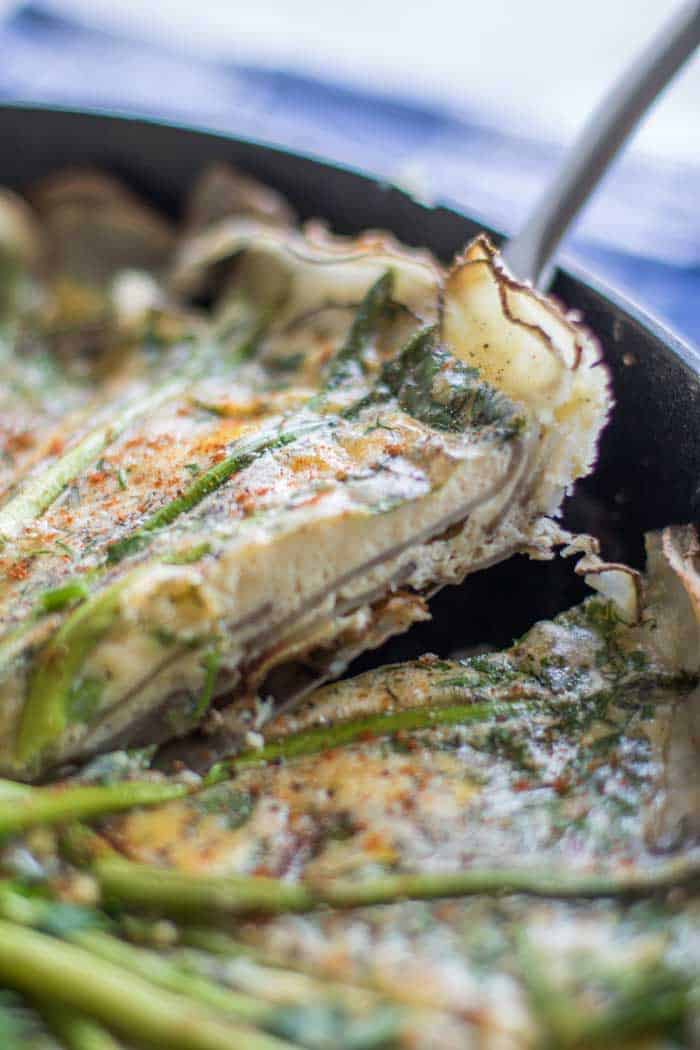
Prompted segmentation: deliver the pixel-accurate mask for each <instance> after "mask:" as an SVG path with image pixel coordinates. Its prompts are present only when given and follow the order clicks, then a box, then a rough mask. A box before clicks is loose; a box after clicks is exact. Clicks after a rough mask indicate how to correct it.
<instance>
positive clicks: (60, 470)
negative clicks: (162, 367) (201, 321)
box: [0, 382, 182, 548]
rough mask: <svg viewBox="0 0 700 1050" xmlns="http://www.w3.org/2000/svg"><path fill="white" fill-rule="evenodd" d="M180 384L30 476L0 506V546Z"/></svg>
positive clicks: (124, 414) (166, 388) (137, 405)
mask: <svg viewBox="0 0 700 1050" xmlns="http://www.w3.org/2000/svg"><path fill="white" fill-rule="evenodd" d="M181 388H182V382H179V383H169V384H167V385H166V386H164V387H162V388H161V389H160V390H158V391H156V392H155V393H153V394H149V395H148V396H147V397H144V398H142V399H141V400H139V401H136V402H135V403H134V404H132V405H129V407H128V408H125V409H124V410H123V412H121V414H119V415H117V416H116V417H115V418H114V419H112V420H110V422H109V423H106V424H104V425H102V426H99V427H95V429H94V430H92V431H90V433H89V434H87V435H86V436H85V437H84V438H83V439H82V441H80V442H78V444H77V445H75V447H74V448H72V449H69V451H68V452H66V453H64V454H63V455H62V456H60V457H59V459H57V460H56V462H55V463H53V464H52V465H51V466H50V467H47V468H46V469H45V470H43V471H42V473H41V474H37V475H35V476H34V477H31V478H29V479H28V480H27V481H26V482H25V484H24V485H23V486H22V487H21V488H20V490H19V492H18V493H17V494H16V495H15V496H13V497H12V498H11V499H10V500H9V501H8V502H7V503H6V504H5V506H4V507H2V508H0V548H2V546H3V545H4V544H5V543H6V542H7V541H8V540H9V539H12V538H14V537H15V536H17V535H19V533H20V532H21V530H22V528H23V527H24V526H25V525H26V524H28V522H30V521H33V520H34V519H35V518H38V517H40V515H41V514H43V513H44V511H45V510H46V509H47V507H50V506H51V504H52V503H53V501H54V500H55V499H56V498H57V497H58V496H60V494H61V492H63V490H64V488H66V486H67V485H69V484H70V483H71V481H73V480H74V479H75V478H76V477H77V476H78V474H79V473H80V472H81V471H82V470H84V469H85V467H87V466H88V465H89V464H90V463H92V462H94V461H95V460H96V459H97V458H98V457H99V456H100V455H101V454H102V452H104V450H105V449H106V448H107V446H108V445H110V444H112V442H113V441H115V440H116V439H117V438H118V437H119V435H120V434H122V433H123V432H124V431H125V430H126V428H127V427H128V426H129V425H130V424H131V423H133V421H134V420H135V419H138V417H139V416H143V415H146V414H147V413H149V412H152V411H153V410H154V409H155V408H157V407H158V406H159V405H161V404H162V403H163V402H164V401H166V400H167V399H168V398H169V397H172V396H173V395H174V394H175V393H177V391H178V390H180V389H181Z"/></svg>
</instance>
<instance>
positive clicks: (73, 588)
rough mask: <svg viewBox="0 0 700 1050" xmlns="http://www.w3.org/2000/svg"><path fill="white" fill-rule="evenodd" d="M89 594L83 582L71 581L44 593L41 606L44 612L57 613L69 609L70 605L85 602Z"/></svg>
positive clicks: (40, 600)
mask: <svg viewBox="0 0 700 1050" xmlns="http://www.w3.org/2000/svg"><path fill="white" fill-rule="evenodd" d="M89 593H90V592H89V591H88V588H87V585H86V584H85V583H84V582H83V580H70V581H69V582H68V583H64V584H62V585H61V586H60V587H54V588H53V589H52V590H50V591H44V593H43V594H42V595H41V597H40V598H39V606H40V607H41V609H42V611H43V612H47V613H49V612H57V611H58V610H60V609H67V608H68V606H69V605H75V604H76V603H77V602H81V601H83V599H85V598H87V596H88V594H89Z"/></svg>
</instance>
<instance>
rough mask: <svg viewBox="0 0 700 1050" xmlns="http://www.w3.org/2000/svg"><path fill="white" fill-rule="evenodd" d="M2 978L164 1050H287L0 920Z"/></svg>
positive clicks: (69, 947)
mask: <svg viewBox="0 0 700 1050" xmlns="http://www.w3.org/2000/svg"><path fill="white" fill-rule="evenodd" d="M0 981H2V982H3V983H4V984H6V985H7V986H8V987H11V988H15V989H17V990H18V991H20V992H23V993H24V994H26V995H29V996H31V997H32V998H34V999H38V1000H40V1001H47V1000H48V1001H50V1002H51V1001H56V1002H60V1003H61V1005H62V1006H63V1007H64V1008H67V1009H70V1010H76V1011H78V1012H83V1013H85V1014H88V1015H89V1016H90V1017H92V1018H95V1019H96V1020H97V1021H98V1022H100V1023H101V1024H104V1025H105V1026H106V1027H107V1028H108V1029H110V1030H114V1031H115V1032H117V1033H118V1034H119V1035H121V1036H123V1037H124V1038H125V1039H127V1040H129V1039H131V1040H133V1041H134V1042H136V1043H138V1044H141V1043H147V1044H149V1045H153V1046H156V1047H168V1050H290V1047H291V1044H290V1043H287V1042H283V1041H281V1040H279V1039H276V1038H274V1037H273V1036H269V1035H266V1034H264V1033H262V1032H259V1031H256V1030H255V1029H254V1028H251V1027H249V1026H247V1025H245V1026H244V1025H239V1024H237V1023H235V1022H233V1021H231V1020H230V1019H227V1018H224V1017H222V1016H214V1015H212V1013H211V1012H210V1011H209V1010H207V1009H204V1008H202V1007H200V1006H199V1005H198V1004H197V1003H195V1002H193V1001H192V1000H188V999H186V998H184V997H183V996H182V995H176V994H174V993H173V992H170V991H166V990H164V989H162V988H157V987H155V986H154V985H152V984H149V983H148V982H147V981H145V980H144V979H143V978H142V977H138V976H135V975H134V974H131V973H128V972H127V971H125V970H123V969H122V968H120V967H119V966H115V965H114V964H113V963H111V962H107V961H105V960H104V959H99V958H97V957H96V956H95V955H93V954H91V953H90V952H88V951H86V950H85V949H84V948H81V947H78V946H76V945H74V944H66V943H64V942H62V941H59V940H57V939H55V938H53V937H49V936H46V935H45V934H42V933H37V932H36V931H35V930H31V929H26V928H25V927H22V926H17V925H15V924H14V923H10V922H6V921H4V920H0Z"/></svg>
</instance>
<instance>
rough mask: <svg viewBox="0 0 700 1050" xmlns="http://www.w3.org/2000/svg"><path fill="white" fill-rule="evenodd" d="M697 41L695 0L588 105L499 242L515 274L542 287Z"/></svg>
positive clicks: (699, 22)
mask: <svg viewBox="0 0 700 1050" xmlns="http://www.w3.org/2000/svg"><path fill="white" fill-rule="evenodd" d="M699 44H700V3H699V2H698V0H693V2H692V3H686V4H684V5H683V6H682V7H681V9H680V10H679V11H678V12H677V14H676V15H675V16H674V17H673V18H672V19H671V20H670V21H669V22H668V23H667V24H666V25H665V26H663V28H662V29H661V30H659V32H658V33H657V34H656V35H655V36H654V38H653V39H652V41H651V42H650V44H649V45H648V46H647V47H646V48H645V50H644V51H643V52H642V54H641V55H639V57H638V58H637V59H636V61H635V62H633V64H632V65H631V66H630V68H629V69H628V70H627V71H626V72H625V73H624V75H623V76H622V77H621V78H620V79H619V80H618V82H617V83H616V84H615V85H614V86H613V87H612V89H611V90H610V92H609V93H608V94H607V95H606V97H605V98H604V99H603V101H602V102H601V104H600V105H599V106H598V107H597V109H596V110H594V112H593V114H592V115H591V117H590V118H589V120H588V122H587V123H586V125H585V126H584V128H583V130H582V131H581V134H580V135H579V136H578V138H577V139H576V141H575V142H574V144H573V146H572V147H571V149H570V150H569V152H568V154H567V159H566V160H565V162H564V164H563V166H562V168H561V170H560V171H559V172H558V174H557V175H556V176H555V178H554V181H553V182H552V184H551V185H550V186H549V188H548V189H547V191H546V193H545V194H544V196H543V197H542V199H541V200H540V202H539V203H538V205H537V206H536V207H535V209H534V211H533V212H532V215H531V216H530V218H529V219H528V221H527V222H526V223H525V225H524V226H523V228H522V230H520V232H519V233H518V234H516V235H515V237H513V238H512V239H511V240H510V241H508V243H507V244H506V245H505V248H504V249H503V256H504V258H505V261H506V263H507V264H508V266H509V268H510V269H511V270H512V271H513V273H514V274H515V276H516V277H519V278H520V279H521V280H527V281H531V282H532V284H533V285H535V287H537V288H539V289H541V290H542V291H546V290H547V288H548V287H549V284H550V282H551V277H552V273H553V269H554V267H553V263H552V258H553V255H554V253H555V251H556V249H557V246H558V244H559V242H560V240H561V239H562V237H563V236H564V234H565V233H566V231H567V230H568V228H569V226H570V225H571V223H572V221H573V219H574V218H575V217H576V215H577V214H578V212H579V211H580V209H581V207H582V206H583V205H584V204H585V202H586V201H587V200H588V197H589V196H590V194H591V193H592V191H593V190H594V189H595V187H596V186H597V185H598V182H599V181H600V179H601V178H602V176H603V174H604V173H605V171H606V170H607V168H608V165H609V164H610V163H611V161H612V160H613V159H614V158H615V156H616V155H617V153H618V152H619V150H620V149H621V148H622V146H623V145H624V144H625V142H626V141H627V139H628V138H629V136H630V135H631V133H632V131H633V130H634V128H635V127H636V126H637V124H638V122H639V121H640V119H641V118H642V117H643V116H644V114H645V113H646V111H647V109H648V108H649V107H650V106H651V104H652V102H653V101H654V100H655V99H656V97H657V95H659V93H660V92H661V91H662V90H663V89H664V87H665V86H666V85H667V84H668V82H669V80H671V78H672V77H673V76H674V74H675V73H676V72H677V71H678V70H679V69H680V67H681V66H682V65H683V63H684V62H685V61H686V59H688V58H689V57H690V55H692V53H693V51H694V50H695V49H696V48H697V47H698V45H699ZM696 130H697V129H695V131H689V133H690V134H695V133H696Z"/></svg>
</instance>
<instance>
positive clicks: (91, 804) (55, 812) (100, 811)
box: [0, 780, 191, 839]
mask: <svg viewBox="0 0 700 1050" xmlns="http://www.w3.org/2000/svg"><path fill="white" fill-rule="evenodd" d="M190 790H191V789H190V788H188V787H187V786H186V785H184V784H180V783H173V782H168V783H163V782H159V781H136V780H132V781H129V780H125V781H123V782H122V783H117V784H105V785H92V784H90V785H81V786H78V787H65V786H61V785H58V786H57V787H46V788H34V789H31V790H27V791H26V792H24V793H21V792H18V793H17V794H16V795H15V796H13V797H11V798H10V799H7V798H3V797H2V795H0V839H1V838H3V837H5V836H8V835H16V834H18V833H19V832H21V831H26V830H27V828H33V827H37V826H38V825H40V824H44V825H48V824H62V823H66V822H68V821H74V820H83V819H85V820H87V819H91V818H95V817H103V816H106V815H107V814H109V813H119V812H121V811H123V810H126V809H133V808H134V807H136V806H155V805H158V804H159V803H162V802H170V801H171V800H172V799H176V798H182V796H183V795H186V794H187V793H188V791H190Z"/></svg>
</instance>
